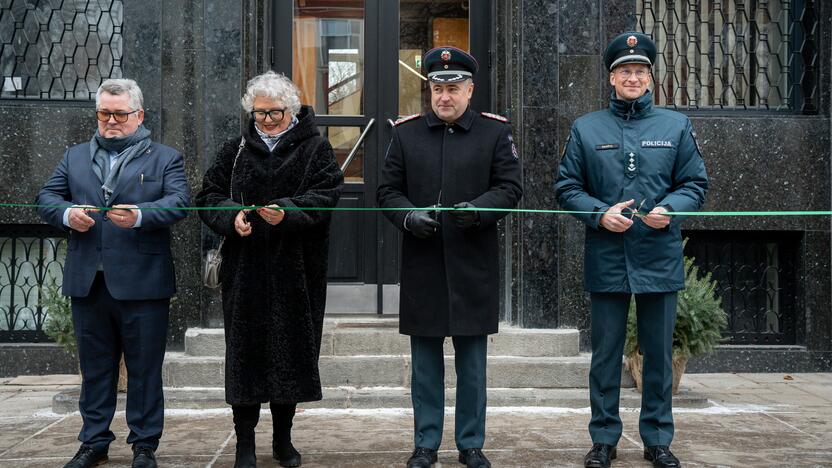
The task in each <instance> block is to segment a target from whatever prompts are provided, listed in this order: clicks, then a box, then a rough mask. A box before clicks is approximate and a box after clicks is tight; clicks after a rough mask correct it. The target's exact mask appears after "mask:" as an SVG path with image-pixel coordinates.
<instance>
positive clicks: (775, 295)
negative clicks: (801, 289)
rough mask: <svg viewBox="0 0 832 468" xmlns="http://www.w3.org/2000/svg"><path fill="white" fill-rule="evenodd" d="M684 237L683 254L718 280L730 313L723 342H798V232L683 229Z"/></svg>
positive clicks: (775, 343) (720, 293) (703, 271)
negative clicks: (685, 242)
mask: <svg viewBox="0 0 832 468" xmlns="http://www.w3.org/2000/svg"><path fill="white" fill-rule="evenodd" d="M684 236H685V237H687V238H688V242H687V245H686V246H685V255H687V256H690V257H693V258H694V263H695V264H696V265H697V266H698V267H699V270H700V272H701V273H702V274H705V273H711V275H712V278H713V279H714V280H716V283H717V294H718V295H719V297H720V298H721V299H722V307H723V308H724V309H725V313H727V314H728V329H727V330H726V331H725V333H724V336H725V338H726V340H727V341H726V344H753V345H788V344H795V343H796V338H797V337H796V330H797V310H798V303H799V301H798V276H797V275H798V271H800V263H799V262H800V258H801V256H800V244H801V236H800V233H797V232H773V231H756V232H748V231H685V233H684Z"/></svg>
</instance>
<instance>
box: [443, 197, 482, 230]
mask: <svg viewBox="0 0 832 468" xmlns="http://www.w3.org/2000/svg"><path fill="white" fill-rule="evenodd" d="M454 208H476V206H474V205H473V204H471V203H468V202H462V203H457V204H456V205H454ZM448 213H450V215H451V216H452V217H453V219H454V224H456V227H458V228H460V229H468V228H470V227H474V226H479V224H480V213H479V211H469V210H450V211H448Z"/></svg>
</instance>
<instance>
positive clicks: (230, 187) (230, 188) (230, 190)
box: [217, 137, 246, 252]
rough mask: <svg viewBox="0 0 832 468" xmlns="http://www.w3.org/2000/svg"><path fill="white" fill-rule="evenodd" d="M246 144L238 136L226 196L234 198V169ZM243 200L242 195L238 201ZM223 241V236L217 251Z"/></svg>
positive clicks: (243, 138)
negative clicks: (238, 142)
mask: <svg viewBox="0 0 832 468" xmlns="http://www.w3.org/2000/svg"><path fill="white" fill-rule="evenodd" d="M245 145H246V138H245V137H242V138H240V146H238V147H237V156H234V164H232V165H231V178H230V179H229V180H228V197H229V198H231V200H232V201H233V200H234V170H235V169H237V160H238V159H240V154H242V152H243V147H244V146H245ZM242 202H243V199H242V197H241V198H240V203H242ZM224 243H225V236H222V239H220V245H218V246H217V251H218V252H219V251H221V250H222V245H223V244H224Z"/></svg>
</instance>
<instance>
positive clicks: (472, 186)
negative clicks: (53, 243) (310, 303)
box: [377, 47, 522, 468]
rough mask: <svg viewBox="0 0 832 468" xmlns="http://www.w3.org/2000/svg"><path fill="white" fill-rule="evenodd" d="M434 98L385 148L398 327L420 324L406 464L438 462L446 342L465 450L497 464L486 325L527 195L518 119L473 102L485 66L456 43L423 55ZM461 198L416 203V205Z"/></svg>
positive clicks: (383, 189) (384, 193)
mask: <svg viewBox="0 0 832 468" xmlns="http://www.w3.org/2000/svg"><path fill="white" fill-rule="evenodd" d="M423 66H424V69H425V70H426V71H427V75H428V80H429V83H430V88H431V107H432V110H431V111H430V112H428V113H427V114H424V115H413V116H410V117H405V118H402V119H399V121H397V122H396V125H395V127H394V129H393V137H392V140H391V141H390V146H389V147H388V150H387V155H386V157H385V161H384V170H383V172H382V177H381V184H380V185H379V188H378V193H377V196H378V206H380V207H384V208H399V210H396V211H385V212H384V214H385V216H387V218H388V219H389V220H390V222H391V223H393V225H394V226H395V227H397V228H398V229H401V230H402V231H403V240H402V263H401V290H400V294H401V296H400V300H399V330H400V332H401V333H403V334H405V335H410V337H411V338H410V343H411V355H412V369H411V372H412V377H411V396H412V400H413V417H414V423H415V433H414V445H415V450H414V451H413V455H412V456H411V457H410V459H409V460H408V462H407V466H408V467H429V466H431V465H432V464H433V463H436V453H437V450H438V449H439V445H440V442H441V441H442V422H443V418H444V408H445V396H444V395H445V392H444V390H445V379H444V376H445V367H444V357H443V354H444V353H443V343H444V340H445V337H448V336H450V337H452V339H453V344H454V350H455V364H456V374H457V383H456V389H457V391H456V416H455V419H456V430H455V438H456V446H457V449H458V450H459V461H460V462H461V463H463V464H466V465H467V466H469V467H478V468H482V467H489V466H491V464H490V463H489V462H488V459H487V458H486V457H485V455H483V453H482V450H481V449H482V446H483V443H484V441H485V408H486V394H485V388H486V387H485V384H486V379H485V371H486V355H487V349H486V345H487V342H488V341H487V335H488V334H491V333H497V320H498V303H499V298H498V291H499V269H498V258H499V246H498V241H497V226H496V223H497V221H498V220H499V219H501V218H502V217H504V216H505V215H506V213H505V212H494V211H476V208H514V207H515V206H516V205H517V202H518V201H519V200H520V197H521V195H522V190H521V187H520V165H519V163H518V161H517V151H516V149H515V147H514V143H513V140H512V136H511V126H510V125H509V124H508V121H507V120H506V119H505V118H503V117H500V116H498V115H493V114H487V113H477V112H474V111H473V110H471V109H470V107H469V104H470V100H471V95H472V93H473V91H474V84H473V82H472V78H473V76H474V74H475V73H476V71H477V62H476V61H475V60H474V58H473V57H471V56H470V55H468V54H467V53H465V52H464V51H462V50H459V49H456V48H454V47H438V48H435V49H432V50H430V51H428V52H427V53H426V54H425V57H424V61H423ZM434 206H441V207H449V208H450V207H453V208H455V209H454V210H449V211H438V210H417V209H415V208H417V207H422V208H424V207H434Z"/></svg>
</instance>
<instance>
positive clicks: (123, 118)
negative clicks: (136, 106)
mask: <svg viewBox="0 0 832 468" xmlns="http://www.w3.org/2000/svg"><path fill="white" fill-rule="evenodd" d="M136 112H138V111H137V110H134V111H133V112H107V111H95V118H96V119H98V120H99V121H100V122H109V121H110V117H112V118H114V119H116V122H118V123H124V122H127V119H129V118H130V114H135V113H136Z"/></svg>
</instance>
